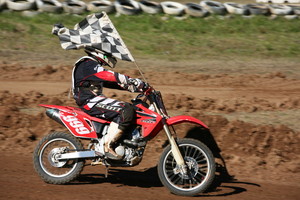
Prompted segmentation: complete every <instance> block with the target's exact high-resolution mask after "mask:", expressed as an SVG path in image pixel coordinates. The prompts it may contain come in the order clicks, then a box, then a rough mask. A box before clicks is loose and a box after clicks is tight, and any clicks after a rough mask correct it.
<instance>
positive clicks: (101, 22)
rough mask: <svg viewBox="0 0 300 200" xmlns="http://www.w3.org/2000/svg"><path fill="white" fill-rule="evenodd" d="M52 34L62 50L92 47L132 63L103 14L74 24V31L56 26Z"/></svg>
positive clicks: (112, 26)
mask: <svg viewBox="0 0 300 200" xmlns="http://www.w3.org/2000/svg"><path fill="white" fill-rule="evenodd" d="M52 33H53V34H54V35H57V36H58V37H59V40H60V44H61V47H62V48H63V49H66V50H69V49H81V48H85V47H93V48H96V49H99V50H101V51H104V52H106V53H109V54H112V55H113V56H114V57H116V58H119V59H121V60H126V61H131V62H134V58H133V57H132V55H131V53H130V51H129V50H128V48H127V47H126V45H125V43H124V42H123V40H122V38H121V36H120V35H119V33H118V32H117V30H116V28H115V27H114V25H113V23H112V22H111V21H110V19H109V17H108V16H107V14H106V13H105V12H102V13H97V14H92V15H88V16H87V17H86V18H85V19H84V20H82V21H81V22H79V23H78V24H76V25H75V26H74V29H68V28H66V27H64V26H63V25H61V24H56V25H54V27H53V29H52Z"/></svg>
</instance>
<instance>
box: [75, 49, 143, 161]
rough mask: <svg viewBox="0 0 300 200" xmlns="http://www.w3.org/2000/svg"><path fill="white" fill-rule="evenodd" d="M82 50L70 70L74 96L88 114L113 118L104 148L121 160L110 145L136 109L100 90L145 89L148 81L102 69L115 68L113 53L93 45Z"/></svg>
mask: <svg viewBox="0 0 300 200" xmlns="http://www.w3.org/2000/svg"><path fill="white" fill-rule="evenodd" d="M85 52H86V53H87V56H84V57H82V58H80V59H79V60H78V61H77V62H76V63H75V66H74V69H73V95H74V99H75V100H76V103H77V105H78V106H79V107H80V108H81V109H82V110H83V111H84V112H86V113H87V114H89V115H91V116H94V117H99V118H104V119H107V120H110V121H112V122H111V124H110V126H109V128H108V131H107V133H108V134H107V136H106V137H105V139H104V151H105V153H106V155H107V156H108V157H110V158H112V159H120V158H119V156H118V155H117V154H116V152H115V151H114V150H113V149H112V146H111V145H112V144H113V143H114V142H116V141H117V140H118V139H119V138H120V137H121V136H122V133H123V132H124V131H126V129H127V128H128V127H129V126H130V125H131V124H132V121H133V119H134V116H135V110H134V107H133V106H132V105H131V104H129V103H126V102H123V101H118V100H115V99H111V98H108V97H106V96H105V95H103V93H102V89H103V87H106V88H113V89H121V90H128V91H130V92H144V91H146V90H147V89H148V84H146V83H145V82H143V81H141V80H140V79H137V78H130V77H129V76H126V75H123V74H120V73H117V72H113V71H111V70H107V69H105V68H103V66H109V67H111V68H114V67H115V65H116V63H117V60H116V58H114V57H113V56H112V55H110V54H108V53H105V52H102V51H99V50H98V49H95V48H92V47H88V48H87V47H86V48H85Z"/></svg>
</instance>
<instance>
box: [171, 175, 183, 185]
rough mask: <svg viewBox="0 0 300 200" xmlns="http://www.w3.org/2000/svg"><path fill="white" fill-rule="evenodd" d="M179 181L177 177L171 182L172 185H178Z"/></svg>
mask: <svg viewBox="0 0 300 200" xmlns="http://www.w3.org/2000/svg"><path fill="white" fill-rule="evenodd" d="M180 180H181V177H180V176H177V178H175V180H174V181H172V182H173V183H174V184H176V185H178V183H179V182H180Z"/></svg>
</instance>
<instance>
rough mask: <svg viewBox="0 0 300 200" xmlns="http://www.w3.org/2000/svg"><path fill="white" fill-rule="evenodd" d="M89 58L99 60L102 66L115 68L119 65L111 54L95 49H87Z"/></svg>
mask: <svg viewBox="0 0 300 200" xmlns="http://www.w3.org/2000/svg"><path fill="white" fill-rule="evenodd" d="M84 51H85V52H86V53H87V54H88V55H89V56H91V57H93V58H95V59H97V60H98V61H100V62H101V63H102V64H104V65H107V66H109V67H111V68H114V67H115V66H116V64H117V59H116V58H115V57H113V56H112V55H111V54H108V53H105V52H103V51H100V50H98V49H95V48H93V47H86V48H85V50H84Z"/></svg>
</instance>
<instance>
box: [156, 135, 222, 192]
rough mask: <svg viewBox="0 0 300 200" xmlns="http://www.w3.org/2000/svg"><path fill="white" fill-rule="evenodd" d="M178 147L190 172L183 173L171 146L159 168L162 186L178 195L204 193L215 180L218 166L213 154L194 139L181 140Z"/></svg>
mask: <svg viewBox="0 0 300 200" xmlns="http://www.w3.org/2000/svg"><path fill="white" fill-rule="evenodd" d="M178 146H179V149H180V152H181V154H182V156H183V158H184V161H185V164H186V166H187V169H188V170H187V171H188V172H187V173H186V174H183V173H182V172H181V170H180V169H179V166H178V165H177V164H176V161H175V159H174V157H173V154H172V151H171V146H170V145H169V146H168V147H166V148H165V150H164V151H163V153H162V155H161V157H160V160H159V163H158V168H157V169H158V175H159V178H160V180H161V182H162V184H163V185H164V186H165V187H167V188H168V189H169V190H170V191H171V192H172V193H174V194H177V195H183V196H194V195H196V194H198V193H201V192H204V191H205V190H206V189H208V187H209V186H210V185H211V184H212V182H213V180H214V175H215V170H216V165H215V160H214V157H213V154H212V152H211V151H210V150H209V148H208V147H207V146H206V145H204V144H203V143H202V142H200V141H198V140H194V139H182V140H179V141H178Z"/></svg>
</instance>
